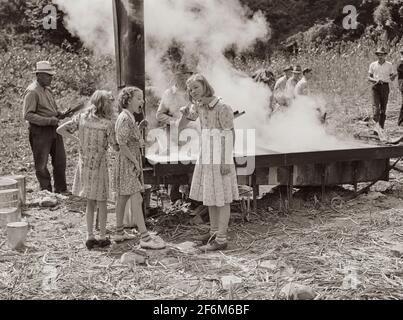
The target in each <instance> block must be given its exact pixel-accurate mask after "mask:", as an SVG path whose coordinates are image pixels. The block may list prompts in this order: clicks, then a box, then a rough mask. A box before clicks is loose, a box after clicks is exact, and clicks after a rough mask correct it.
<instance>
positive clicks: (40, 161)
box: [23, 61, 67, 193]
mask: <svg viewBox="0 0 403 320" xmlns="http://www.w3.org/2000/svg"><path fill="white" fill-rule="evenodd" d="M33 73H35V74H36V80H35V81H34V82H33V83H31V84H30V85H29V87H28V88H27V89H26V91H25V93H24V110H23V116H24V119H25V120H26V121H27V122H28V123H29V142H30V145H31V150H32V154H33V158H34V164H35V172H36V177H37V179H38V181H39V185H40V188H41V190H48V191H50V192H52V184H51V176H50V173H49V170H48V168H47V163H48V158H49V155H50V156H51V157H52V166H53V176H54V191H55V192H56V193H67V185H66V152H65V149H64V143H63V138H62V137H61V136H60V135H58V134H57V133H56V129H57V126H58V124H59V118H61V117H62V113H61V112H59V110H58V108H57V105H56V101H55V99H54V97H53V94H52V92H51V90H50V88H49V87H50V85H51V83H52V79H53V76H54V74H55V71H54V69H53V68H52V66H51V64H50V63H49V62H48V61H39V62H38V63H37V64H36V70H35V71H34V72H33Z"/></svg>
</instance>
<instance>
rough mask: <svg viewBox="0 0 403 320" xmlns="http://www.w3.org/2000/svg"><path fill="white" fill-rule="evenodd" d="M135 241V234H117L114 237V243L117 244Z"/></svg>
mask: <svg viewBox="0 0 403 320" xmlns="http://www.w3.org/2000/svg"><path fill="white" fill-rule="evenodd" d="M134 239H136V236H135V235H134V234H130V233H127V232H123V233H117V234H115V235H114V236H113V241H115V242H122V241H126V240H134Z"/></svg>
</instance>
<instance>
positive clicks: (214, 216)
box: [208, 207, 219, 236]
mask: <svg viewBox="0 0 403 320" xmlns="http://www.w3.org/2000/svg"><path fill="white" fill-rule="evenodd" d="M208 213H209V218H210V236H212V235H214V234H217V232H218V227H219V220H218V217H219V211H218V207H208Z"/></svg>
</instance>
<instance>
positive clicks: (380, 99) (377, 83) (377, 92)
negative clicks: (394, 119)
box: [368, 47, 396, 129]
mask: <svg viewBox="0 0 403 320" xmlns="http://www.w3.org/2000/svg"><path fill="white" fill-rule="evenodd" d="M375 54H376V56H377V57H378V60H377V61H375V62H373V63H371V65H370V66H369V77H368V80H369V81H370V82H371V83H373V86H372V99H373V112H374V121H375V122H376V123H379V126H380V127H381V128H382V129H384V127H385V120H386V107H387V105H388V100H389V90H390V89H389V83H390V82H392V81H394V80H395V78H396V72H395V70H394V67H393V65H392V63H390V62H389V61H386V59H385V58H386V55H387V52H386V49H385V48H383V47H382V48H379V49H378V50H377V51H376V52H375Z"/></svg>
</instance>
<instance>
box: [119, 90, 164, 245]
mask: <svg viewBox="0 0 403 320" xmlns="http://www.w3.org/2000/svg"><path fill="white" fill-rule="evenodd" d="M118 105H119V109H121V110H122V112H121V113H120V115H119V117H118V119H117V121H116V126H115V131H116V140H117V142H118V143H119V149H120V151H119V153H118V158H117V160H116V167H115V179H114V188H115V191H116V194H117V204H116V235H115V237H114V240H115V241H116V242H120V241H124V240H131V239H134V238H135V237H134V236H133V235H132V234H129V233H126V232H124V227H123V219H124V214H125V208H126V204H127V201H128V200H129V199H131V210H132V211H133V212H134V214H135V220H136V224H137V227H138V230H139V232H140V234H141V239H140V246H141V247H142V248H144V249H163V248H165V243H164V242H163V241H162V239H160V238H159V237H151V235H150V234H149V233H148V231H147V228H146V225H145V223H144V216H143V210H142V200H143V199H142V197H141V192H142V191H144V178H143V168H142V157H141V148H142V147H144V140H143V138H142V135H141V129H143V128H145V127H146V126H147V121H146V120H143V121H142V122H141V123H140V124H137V122H136V120H135V117H134V113H137V114H139V113H141V110H142V107H143V105H144V99H143V91H142V90H141V89H139V88H137V87H127V88H124V89H123V90H122V91H121V92H120V94H119V97H118Z"/></svg>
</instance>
